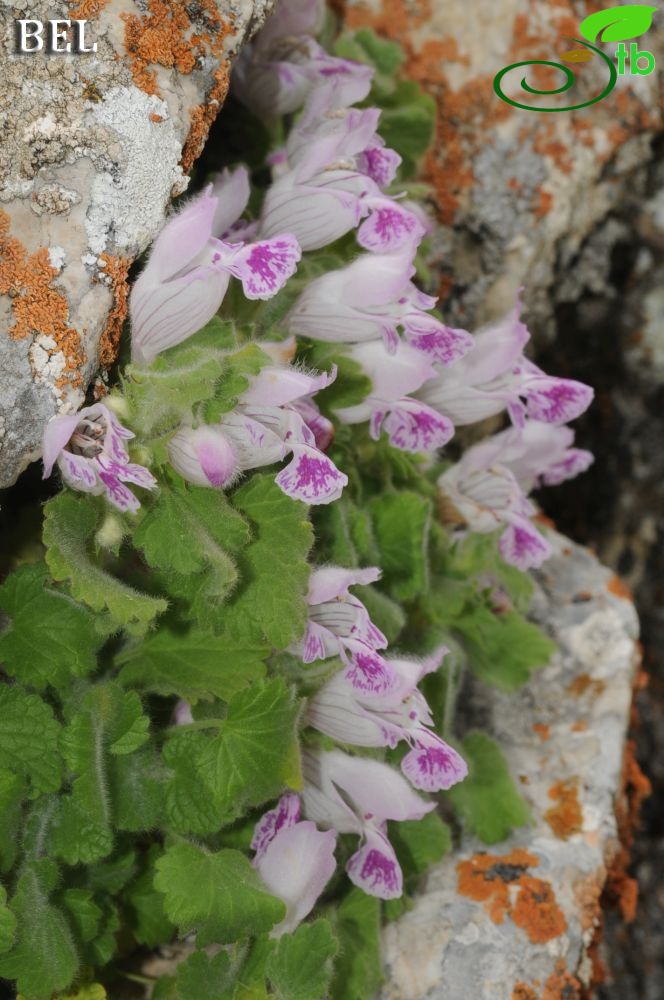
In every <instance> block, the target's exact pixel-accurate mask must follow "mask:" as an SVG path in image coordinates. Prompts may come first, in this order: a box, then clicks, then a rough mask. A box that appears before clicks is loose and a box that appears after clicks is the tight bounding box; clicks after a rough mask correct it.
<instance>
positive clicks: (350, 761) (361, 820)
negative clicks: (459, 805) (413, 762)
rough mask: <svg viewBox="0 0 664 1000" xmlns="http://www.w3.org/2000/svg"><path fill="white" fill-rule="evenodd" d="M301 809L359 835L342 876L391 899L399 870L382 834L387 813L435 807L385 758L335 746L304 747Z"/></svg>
mask: <svg viewBox="0 0 664 1000" xmlns="http://www.w3.org/2000/svg"><path fill="white" fill-rule="evenodd" d="M303 771H304V780H305V784H304V791H303V793H302V799H303V802H304V810H305V813H306V815H307V816H308V817H309V818H310V819H312V820H313V821H314V822H315V823H317V824H318V825H319V826H322V827H324V828H330V829H333V830H337V831H338V832H339V833H355V834H358V836H360V838H361V843H360V847H359V850H357V851H356V852H355V854H353V855H352V857H351V858H350V859H349V861H348V863H347V864H346V871H347V873H348V876H349V878H350V880H351V882H353V883H354V884H355V885H357V886H358V887H359V888H360V889H362V890H363V891H364V892H366V893H368V894H369V895H370V896H378V897H379V898H380V899H396V898H397V897H398V896H400V895H401V893H402V891H403V874H402V871H401V867H400V866H399V862H398V860H397V857H396V854H395V853H394V848H393V847H392V845H391V843H390V841H389V840H388V838H387V833H386V830H387V824H386V821H387V820H388V819H391V820H398V821H403V820H414V819H422V817H423V816H425V815H426V814H427V813H428V812H431V810H432V809H434V808H435V803H434V802H425V801H424V800H423V799H421V798H420V797H419V795H417V793H416V792H414V791H413V789H412V788H411V787H410V785H409V784H408V782H407V781H406V780H405V779H404V778H403V777H402V776H401V775H400V774H399V773H398V772H397V771H395V770H394V769H393V768H391V767H390V766H389V765H388V764H383V763H382V762H380V761H377V760H367V759H366V758H364V757H350V756H349V755H348V754H345V753H342V752H341V750H332V751H330V752H324V751H310V750H307V751H305V752H304V756H303Z"/></svg>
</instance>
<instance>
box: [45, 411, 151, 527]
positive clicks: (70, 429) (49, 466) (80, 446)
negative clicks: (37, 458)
mask: <svg viewBox="0 0 664 1000" xmlns="http://www.w3.org/2000/svg"><path fill="white" fill-rule="evenodd" d="M133 437H134V435H133V434H132V432H131V431H129V430H127V428H126V427H123V426H122V424H121V423H120V422H119V420H118V419H117V417H116V416H115V414H114V413H113V412H112V410H110V409H109V408H108V407H107V406H104V404H103V403H94V405H93V406H85V407H83V409H82V410H79V412H78V413H73V414H67V415H62V416H59V417H52V418H51V420H50V421H49V422H48V423H47V425H46V427H45V429H44V439H43V444H42V451H43V456H44V457H43V461H44V479H47V478H48V476H50V475H51V472H52V471H53V466H54V465H55V464H56V463H57V465H58V468H59V469H60V472H61V473H62V478H63V479H64V481H65V483H66V484H67V485H68V486H71V488H72V489H74V490H80V491H81V492H83V493H93V494H95V495H99V494H102V493H105V494H106V498H107V499H108V500H109V502H110V503H112V504H113V506H114V507H117V508H118V509H119V510H122V511H125V510H130V511H136V510H138V508H139V507H140V503H139V501H138V499H137V497H135V496H134V494H133V493H132V492H131V490H129V489H127V487H126V486H125V485H124V484H125V483H135V484H136V485H137V486H142V487H143V488H144V489H147V490H153V489H155V487H156V485H157V480H156V479H155V478H154V476H153V475H152V474H151V473H150V472H148V470H147V469H145V468H144V467H143V466H142V465H136V464H135V463H134V462H130V461H129V454H128V452H127V446H126V444H125V442H126V441H128V440H130V439H131V438H133Z"/></svg>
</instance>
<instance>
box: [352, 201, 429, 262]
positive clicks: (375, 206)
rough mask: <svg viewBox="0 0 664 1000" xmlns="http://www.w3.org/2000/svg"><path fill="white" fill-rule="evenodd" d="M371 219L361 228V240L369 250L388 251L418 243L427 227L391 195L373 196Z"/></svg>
mask: <svg viewBox="0 0 664 1000" xmlns="http://www.w3.org/2000/svg"><path fill="white" fill-rule="evenodd" d="M367 204H368V205H369V207H370V214H369V217H368V219H365V221H364V222H363V223H362V225H361V226H360V228H359V229H358V231H357V241H358V243H359V244H360V246H362V247H364V249H365V250H371V251H372V252H374V253H388V252H389V251H390V250H398V249H400V248H401V247H403V246H405V245H413V246H415V245H416V244H417V243H419V242H420V240H421V239H422V237H423V236H424V234H425V231H426V230H425V228H424V226H423V225H422V223H421V222H420V220H419V219H418V218H417V216H416V215H414V213H413V212H409V211H408V209H406V208H402V207H401V206H400V205H399V204H398V202H396V201H392V200H391V199H389V198H382V199H378V198H369V199H367Z"/></svg>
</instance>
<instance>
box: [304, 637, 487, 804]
mask: <svg viewBox="0 0 664 1000" xmlns="http://www.w3.org/2000/svg"><path fill="white" fill-rule="evenodd" d="M447 652H448V650H447V648H446V647H442V648H440V649H438V650H437V651H436V652H435V653H433V654H432V655H431V656H429V657H427V658H426V659H424V660H412V659H393V658H390V659H389V660H387V661H386V662H387V663H388V664H389V666H390V668H391V669H392V671H393V672H394V674H395V677H396V682H395V684H394V685H393V687H392V688H391V689H389V690H388V691H386V692H385V693H383V694H381V695H378V696H373V697H371V698H367V697H365V696H364V695H363V692H362V691H360V690H353V689H352V688H351V687H350V686H349V684H348V682H347V680H346V679H345V678H344V676H343V675H342V674H340V673H339V674H336V675H335V676H334V677H332V678H331V679H330V680H329V681H327V683H325V684H324V685H323V687H322V688H321V689H320V690H319V691H318V692H317V693H316V694H315V695H314V697H313V698H311V699H310V700H309V703H308V706H307V713H306V722H308V723H309V725H311V726H314V727H315V728H316V729H318V730H319V731H320V732H322V733H325V734H326V735H327V736H330V737H332V739H334V740H338V741H339V742H340V743H346V744H349V745H353V746H361V747H392V748H394V747H396V746H397V744H398V743H400V742H401V740H405V741H406V742H407V743H408V744H409V745H410V747H411V750H410V751H409V752H408V753H407V754H406V756H405V757H404V758H403V760H402V761H401V770H402V771H403V773H404V774H405V775H406V777H407V778H408V779H409V781H410V782H411V784H412V785H414V787H415V788H419V789H420V790H421V791H425V792H438V791H441V790H442V789H447V788H451V787H452V785H455V784H456V783H457V782H458V781H462V780H463V779H464V778H465V777H466V775H467V773H468V768H467V766H466V763H465V761H464V760H463V759H462V757H460V756H459V754H458V753H457V752H456V750H454V748H453V747H451V746H449V744H447V743H445V741H444V740H442V739H441V738H440V737H439V736H437V735H436V733H434V732H433V731H432V730H431V729H429V728H428V727H429V726H431V725H432V724H433V719H432V716H431V710H430V709H429V706H428V704H427V702H426V699H425V697H424V695H423V694H422V693H421V691H419V690H418V688H417V685H418V684H419V682H420V681H421V680H422V678H423V677H424V676H425V675H426V674H428V673H431V672H433V671H435V670H438V668H439V667H440V664H441V663H442V660H443V656H444V655H445V654H446V653H447Z"/></svg>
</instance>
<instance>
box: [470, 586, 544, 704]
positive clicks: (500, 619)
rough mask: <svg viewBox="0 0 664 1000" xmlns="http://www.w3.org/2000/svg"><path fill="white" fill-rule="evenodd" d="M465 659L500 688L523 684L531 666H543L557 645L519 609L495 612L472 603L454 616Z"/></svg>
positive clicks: (488, 681) (475, 670)
mask: <svg viewBox="0 0 664 1000" xmlns="http://www.w3.org/2000/svg"><path fill="white" fill-rule="evenodd" d="M454 625H455V628H457V629H458V630H459V631H460V632H461V633H462V635H463V640H464V645H465V648H466V653H467V655H468V662H469V664H470V667H471V669H472V670H473V672H474V673H476V674H477V676H478V677H479V678H480V679H481V680H483V681H485V682H486V683H487V684H494V685H495V686H496V687H498V688H500V689H501V690H503V691H514V690H515V689H516V688H518V687H520V685H521V684H524V683H525V682H526V681H527V680H528V678H529V677H530V674H531V673H532V671H533V670H535V669H537V668H538V667H543V666H546V664H547V663H548V661H549V660H550V658H551V655H552V654H553V652H554V651H555V649H556V645H555V643H554V642H552V641H551V639H549V638H548V636H546V635H545V634H544V633H543V632H542V630H541V629H540V628H539V627H538V626H537V625H535V624H533V623H532V622H529V621H526V619H525V618H523V617H522V616H521V615H520V614H519V613H518V611H503V612H500V613H494V612H493V611H492V610H491V609H490V608H488V607H487V606H486V605H475V606H474V607H471V608H469V609H468V610H467V611H466V612H465V613H464V614H463V615H461V616H460V617H459V618H458V619H456V621H455V623H454Z"/></svg>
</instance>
